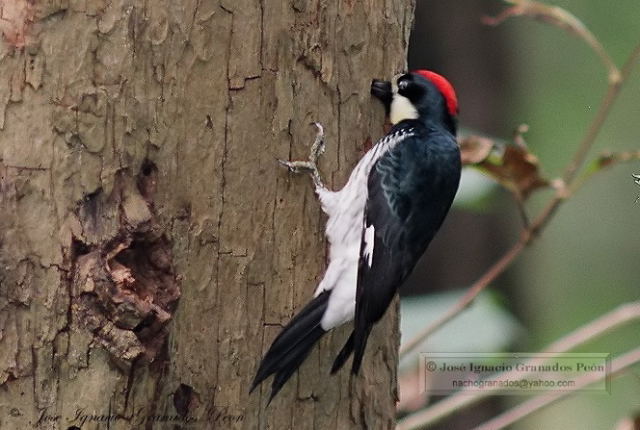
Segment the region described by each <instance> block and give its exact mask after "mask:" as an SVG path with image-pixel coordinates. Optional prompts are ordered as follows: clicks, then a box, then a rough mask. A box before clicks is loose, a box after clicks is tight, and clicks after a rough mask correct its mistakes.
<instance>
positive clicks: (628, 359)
mask: <svg viewBox="0 0 640 430" xmlns="http://www.w3.org/2000/svg"><path fill="white" fill-rule="evenodd" d="M636 363H640V348H636V349H633V350H631V351H629V352H627V353H626V354H624V355H621V356H619V357H617V358H615V359H614V360H613V361H612V362H611V373H610V374H608V375H601V374H598V373H593V374H592V373H589V374H587V375H585V376H583V377H581V378H578V379H576V380H575V387H574V388H573V389H572V390H571V391H552V392H549V393H545V394H542V395H539V396H536V397H534V398H532V399H531V400H527V401H525V402H523V403H521V404H519V405H518V406H516V407H514V408H512V409H510V410H508V411H506V412H505V413H503V414H500V415H498V416H496V417H494V418H492V419H490V420H489V421H486V422H484V423H483V424H482V425H480V426H478V427H476V428H475V429H474V430H499V429H502V428H505V427H506V426H508V425H509V424H513V423H514V422H516V421H518V420H521V419H522V418H524V417H526V416H527V415H530V414H531V413H533V412H535V411H537V410H539V409H541V408H543V407H545V406H548V405H549V404H551V403H553V402H555V401H558V400H560V399H562V398H564V397H568V396H570V395H572V394H575V393H576V392H577V391H578V390H581V389H583V388H585V387H586V386H588V385H591V384H593V383H595V382H598V381H600V380H602V379H603V378H605V377H608V376H613V375H615V374H617V373H620V372H622V371H623V370H624V369H626V368H628V367H630V366H632V365H634V364H636Z"/></svg>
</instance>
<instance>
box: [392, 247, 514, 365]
mask: <svg viewBox="0 0 640 430" xmlns="http://www.w3.org/2000/svg"><path fill="white" fill-rule="evenodd" d="M525 245H526V242H525V240H524V238H523V239H522V240H520V241H518V242H517V243H516V244H515V245H514V246H513V247H512V248H511V249H510V250H509V251H507V253H506V254H504V255H503V256H502V258H500V260H498V261H497V262H495V263H494V265H493V266H491V268H490V269H489V270H488V271H487V272H486V273H485V274H484V275H482V277H481V278H480V279H478V280H477V281H476V282H475V283H474V284H473V285H472V286H471V288H469V290H468V291H467V293H466V294H465V295H464V296H463V297H462V299H460V301H458V302H457V303H456V304H455V305H454V306H453V307H451V308H450V309H449V310H448V311H447V312H446V313H445V314H444V315H443V316H442V317H440V318H438V319H437V320H436V321H434V322H433V323H432V324H430V325H428V326H427V327H426V328H425V329H424V330H422V331H421V332H420V333H418V334H417V335H416V336H415V337H413V338H412V339H411V340H409V341H408V342H406V343H405V344H404V345H402V347H401V348H400V357H404V356H405V355H407V354H409V353H410V352H411V351H413V350H414V349H415V348H416V347H417V346H418V345H420V344H421V343H422V341H423V340H424V339H426V338H427V337H428V336H430V335H431V334H432V333H433V332H435V331H436V330H438V329H439V328H440V327H442V326H443V325H444V324H446V323H447V322H449V321H450V320H451V319H453V318H454V317H455V316H456V315H458V314H459V313H460V312H461V311H462V310H464V308H466V307H467V306H469V305H470V304H471V302H473V300H474V299H475V298H476V296H477V295H478V294H480V292H481V291H482V290H484V289H485V288H486V287H487V285H489V284H490V283H491V282H492V281H493V280H494V279H495V278H497V277H498V275H500V273H502V272H503V271H504V269H506V268H507V266H509V264H511V262H512V261H513V260H514V259H515V258H516V257H517V256H518V255H519V254H520V252H521V251H522V249H523V248H524V247H525Z"/></svg>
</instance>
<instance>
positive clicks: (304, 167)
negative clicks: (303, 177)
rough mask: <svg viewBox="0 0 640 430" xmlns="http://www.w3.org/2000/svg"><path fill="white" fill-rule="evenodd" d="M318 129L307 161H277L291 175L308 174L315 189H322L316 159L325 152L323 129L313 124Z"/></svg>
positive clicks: (317, 124) (322, 184) (322, 185)
mask: <svg viewBox="0 0 640 430" xmlns="http://www.w3.org/2000/svg"><path fill="white" fill-rule="evenodd" d="M313 124H314V125H315V126H316V128H317V129H318V133H317V134H316V139H315V140H314V142H313V144H311V151H310V153H309V159H308V160H307V161H285V160H278V162H279V163H280V164H282V165H283V166H285V167H287V169H289V171H290V172H292V173H308V174H309V175H311V178H312V179H313V184H314V185H315V186H316V187H317V188H324V187H325V186H324V183H323V182H322V177H321V176H320V171H319V170H318V165H317V162H318V158H320V156H321V155H322V154H324V151H325V144H324V128H323V127H322V125H320V123H317V122H314V123H313Z"/></svg>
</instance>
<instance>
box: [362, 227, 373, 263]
mask: <svg viewBox="0 0 640 430" xmlns="http://www.w3.org/2000/svg"><path fill="white" fill-rule="evenodd" d="M375 233H376V229H375V227H374V226H373V224H371V225H370V226H369V227H367V229H366V230H365V231H364V252H363V254H362V256H363V257H364V258H366V259H367V264H368V265H369V267H371V263H372V262H373V243H374V241H375V240H374V236H375Z"/></svg>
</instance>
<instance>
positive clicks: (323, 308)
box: [251, 70, 461, 402]
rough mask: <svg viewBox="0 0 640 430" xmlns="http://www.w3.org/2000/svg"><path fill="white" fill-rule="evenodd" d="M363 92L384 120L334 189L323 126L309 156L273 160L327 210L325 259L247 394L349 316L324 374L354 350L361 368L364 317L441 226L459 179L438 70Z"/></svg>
mask: <svg viewBox="0 0 640 430" xmlns="http://www.w3.org/2000/svg"><path fill="white" fill-rule="evenodd" d="M371 93H372V94H373V95H374V96H376V97H377V98H378V99H380V100H381V101H382V103H383V104H384V105H385V108H386V111H387V114H388V115H389V118H390V120H391V123H392V124H393V127H392V128H391V130H390V131H389V133H388V134H387V135H386V136H384V137H383V138H382V139H380V140H379V141H378V142H377V143H376V144H375V145H374V146H373V148H372V149H371V150H369V151H368V152H367V153H366V154H365V155H364V157H362V159H361V160H360V161H359V162H358V164H357V165H356V167H355V168H354V169H353V171H352V172H351V176H350V177H349V180H348V181H347V184H346V185H345V186H344V187H343V188H342V189H341V190H340V191H331V190H329V189H328V188H327V187H326V186H325V185H324V184H323V181H322V178H321V176H320V173H319V171H318V169H317V166H316V161H317V159H318V157H319V156H320V155H321V154H322V153H323V152H324V138H323V129H322V126H320V125H319V124H317V123H316V126H317V127H318V134H317V136H316V140H315V142H314V143H313V145H312V146H311V154H310V156H309V160H308V161H281V160H280V163H282V164H283V165H285V166H286V167H288V168H289V169H290V170H291V171H292V172H295V173H309V174H310V175H311V177H312V179H313V182H314V184H315V191H316V193H317V195H318V197H319V200H320V203H321V206H322V210H323V211H324V212H325V213H326V214H327V215H328V220H327V226H326V236H327V239H328V241H329V245H330V248H329V264H328V267H327V270H326V272H325V275H324V278H323V279H322V281H321V282H320V284H319V285H318V287H317V289H316V291H315V295H314V298H313V299H312V300H311V301H310V302H309V303H308V304H307V305H306V306H305V307H304V308H303V309H302V310H301V311H300V312H299V313H298V314H297V315H295V316H294V317H293V319H292V320H291V321H290V322H289V324H287V326H286V327H285V328H284V329H283V330H282V332H281V333H280V334H279V335H278V336H277V337H276V339H275V340H274V341H273V343H272V344H271V347H270V348H269V350H268V351H267V353H266V355H265V357H264V359H263V360H262V362H261V363H260V367H259V369H258V371H257V374H256V376H255V379H254V381H253V385H252V387H251V391H253V390H254V389H255V388H256V387H257V386H258V385H259V384H260V383H261V382H262V381H264V380H265V379H266V378H267V377H269V376H270V375H272V374H275V377H274V379H273V382H272V385H271V397H270V398H269V402H271V400H272V399H273V397H274V396H275V395H276V394H277V393H278V391H279V390H280V389H281V388H282V386H283V385H284V383H285V382H286V381H287V380H288V379H289V378H290V377H291V375H292V374H293V372H295V370H296V369H297V368H298V367H299V366H300V365H301V364H302V362H303V361H304V360H305V358H306V357H307V356H308V354H309V352H310V351H311V348H312V347H313V345H314V344H315V343H316V342H317V341H318V340H319V339H320V338H321V337H322V335H324V334H325V333H326V332H328V331H329V330H331V329H333V328H335V327H338V326H340V325H342V324H344V323H346V322H348V321H351V320H354V327H353V332H352V333H351V335H350V336H349V338H348V340H347V342H346V344H345V345H344V347H343V348H342V350H341V351H340V352H339V353H338V355H337V357H336V358H335V361H334V364H333V367H332V369H331V373H332V374H333V373H335V372H336V371H338V370H339V369H340V368H341V367H342V365H343V364H344V363H345V362H346V360H347V359H348V358H349V356H350V355H351V354H352V353H353V355H354V358H353V364H352V367H351V370H352V373H353V374H356V373H357V372H358V370H359V368H360V364H361V362H362V358H363V355H364V350H365V346H366V344H367V338H368V337H369V334H370V333H371V329H372V327H373V324H374V323H376V322H377V321H379V320H380V319H381V318H382V316H383V315H384V313H385V311H386V309H387V308H388V307H389V304H390V303H391V300H392V299H393V297H394V295H395V293H396V291H397V289H398V287H400V286H401V285H402V283H403V282H404V281H405V280H406V279H407V277H408V276H409V274H410V273H411V271H412V270H413V268H414V266H415V264H416V263H417V261H418V259H419V258H420V256H422V254H423V253H424V251H425V250H426V248H427V246H428V245H429V243H430V242H431V239H433V237H434V235H435V234H436V232H437V231H438V229H439V228H440V225H441V224H442V222H443V220H444V218H445V216H446V214H447V212H448V211H449V207H450V206H451V203H452V201H453V198H454V196H455V194H456V191H457V189H458V183H459V181H460V168H461V166H460V152H459V150H458V145H457V143H456V138H455V135H456V117H457V113H458V103H457V99H456V94H455V91H454V89H453V87H452V86H451V84H450V83H449V82H448V81H447V80H446V79H445V78H444V77H442V76H440V75H438V74H436V73H434V72H431V71H427V70H417V71H414V72H411V73H407V74H402V75H399V76H397V77H395V78H394V79H393V80H392V81H391V82H388V81H380V80H374V81H373V82H372V84H371Z"/></svg>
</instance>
